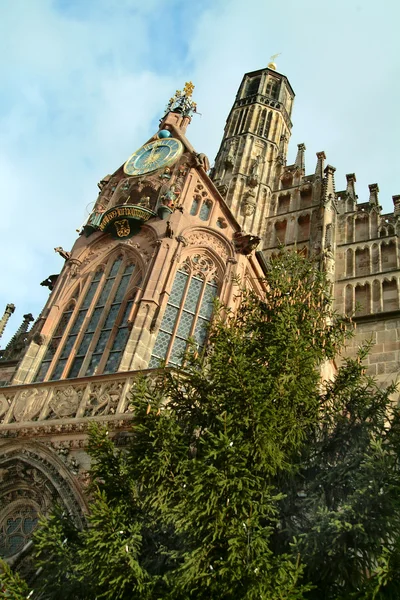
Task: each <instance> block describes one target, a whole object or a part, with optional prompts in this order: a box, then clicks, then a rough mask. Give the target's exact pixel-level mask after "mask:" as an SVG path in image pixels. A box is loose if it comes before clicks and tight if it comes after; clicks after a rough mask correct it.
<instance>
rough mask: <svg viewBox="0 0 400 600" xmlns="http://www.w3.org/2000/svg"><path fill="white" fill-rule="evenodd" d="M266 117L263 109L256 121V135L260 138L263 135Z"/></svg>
mask: <svg viewBox="0 0 400 600" xmlns="http://www.w3.org/2000/svg"><path fill="white" fill-rule="evenodd" d="M266 116H267V111H266V109H265V108H264V109H263V110H262V111H261V114H260V116H259V119H258V129H257V135H259V136H260V137H262V136H263V134H264V127H265V117H266Z"/></svg>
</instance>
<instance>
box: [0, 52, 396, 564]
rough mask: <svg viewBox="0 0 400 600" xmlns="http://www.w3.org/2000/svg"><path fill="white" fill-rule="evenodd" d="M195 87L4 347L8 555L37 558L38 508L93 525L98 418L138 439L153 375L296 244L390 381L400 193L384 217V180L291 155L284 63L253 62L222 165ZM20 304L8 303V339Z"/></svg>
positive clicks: (174, 361)
mask: <svg viewBox="0 0 400 600" xmlns="http://www.w3.org/2000/svg"><path fill="white" fill-rule="evenodd" d="M192 89H193V86H192V85H191V84H186V86H185V88H184V90H183V91H182V92H177V94H176V95H175V96H174V97H173V98H171V100H170V102H169V104H168V107H167V111H166V114H165V116H164V117H163V119H162V120H161V122H160V127H159V130H158V131H157V132H156V133H155V134H154V135H153V136H152V138H151V139H150V140H148V141H147V142H146V143H144V145H143V146H142V147H141V148H140V149H139V150H137V151H136V152H135V153H134V154H133V155H132V156H131V157H130V158H128V160H127V161H126V163H125V164H124V165H122V166H121V167H119V168H118V169H117V170H116V171H115V172H114V173H113V174H112V175H107V176H106V177H104V179H103V180H102V181H101V182H100V183H99V184H98V185H99V188H100V193H99V195H98V198H97V201H96V203H95V206H94V209H93V212H92V214H91V215H90V216H89V219H88V221H87V223H86V224H85V225H84V227H83V229H82V231H81V232H80V234H79V236H78V238H77V240H76V242H75V244H74V246H73V247H72V249H71V251H68V252H67V251H64V250H63V249H62V248H57V249H56V251H58V252H59V254H60V255H61V257H62V259H63V260H64V266H63V268H62V270H61V272H60V274H58V275H50V276H49V277H48V279H46V280H45V281H44V282H42V284H43V285H46V286H48V287H49V289H50V295H49V299H48V302H47V304H46V306H45V307H44V309H43V311H42V313H41V314H40V316H39V318H38V319H37V320H36V321H35V322H34V324H33V326H32V327H31V328H29V327H30V323H31V321H33V317H32V315H30V314H27V315H24V321H23V323H22V325H21V326H20V328H19V329H18V331H17V333H16V334H15V335H14V337H13V338H12V339H11V341H10V343H9V344H8V346H7V347H6V348H5V350H3V351H2V356H1V359H0V380H1V385H2V386H3V387H2V388H1V391H0V555H1V556H3V557H6V558H7V560H8V561H9V562H10V564H14V565H17V566H19V568H22V567H24V565H25V568H26V569H27V568H28V567H29V539H30V536H31V534H32V531H33V530H34V529H35V527H36V524H37V514H38V513H39V512H41V513H46V512H48V511H49V509H50V507H51V505H52V504H53V503H54V501H56V500H57V501H58V502H61V503H62V504H63V505H64V506H65V507H66V509H67V510H68V511H69V512H70V513H71V514H72V515H74V517H75V519H76V522H77V523H79V522H82V521H83V519H84V515H85V511H86V510H87V505H86V499H85V487H86V484H87V477H88V468H89V461H88V456H87V454H86V451H85V447H86V443H87V428H88V425H89V423H90V422H91V421H93V420H95V421H99V422H101V423H104V424H105V425H106V426H107V428H108V430H109V431H110V435H113V436H115V438H116V440H117V441H121V443H122V441H123V438H124V432H125V431H126V430H128V429H129V424H130V420H131V409H130V405H129V394H130V390H131V388H132V386H134V385H135V379H136V377H137V375H138V374H139V373H143V372H145V373H149V374H150V375H151V373H152V372H154V370H155V369H157V368H159V365H160V361H166V363H167V365H168V366H171V367H173V366H176V365H179V364H180V362H181V361H182V355H183V353H184V351H185V348H186V346H187V341H188V338H189V337H192V338H194V340H195V342H196V344H197V346H198V348H199V349H201V348H202V347H203V346H204V344H205V342H206V325H207V323H208V322H209V320H210V318H211V314H212V306H213V299H214V298H215V297H217V296H218V297H219V298H220V299H221V301H222V302H224V303H226V304H227V305H228V306H231V307H234V305H235V295H234V287H233V282H232V280H233V278H235V277H239V278H240V279H241V281H243V282H246V283H247V285H249V286H251V287H252V288H253V289H254V290H255V291H256V292H258V291H261V288H260V286H261V284H260V279H261V278H262V274H263V273H265V272H266V266H267V263H268V259H269V258H270V257H271V256H273V255H276V254H277V253H279V251H280V248H281V246H282V245H285V246H288V247H289V248H293V249H295V250H296V251H297V252H301V253H303V254H304V255H307V256H310V257H312V258H313V259H314V260H315V262H316V264H317V265H318V266H319V268H321V269H325V270H326V271H327V272H328V274H329V278H330V281H331V284H332V291H333V296H334V302H335V305H336V308H337V309H338V310H339V311H340V312H346V313H349V314H353V313H354V311H356V313H355V314H356V316H355V320H356V321H357V324H358V328H357V335H356V337H355V339H354V342H353V346H352V347H350V348H349V352H350V353H351V352H354V351H355V349H356V346H357V344H358V343H359V342H360V341H362V340H364V339H365V338H368V337H369V338H372V340H373V341H374V342H376V345H375V347H374V348H373V350H372V353H371V355H370V358H369V361H370V363H369V369H370V371H371V373H372V374H374V375H377V376H378V377H379V378H380V380H381V381H382V382H383V383H384V382H387V381H390V380H392V379H393V378H394V377H395V376H396V374H397V371H398V367H399V361H400V353H399V349H400V310H399V309H400V304H399V258H398V257H399V250H398V234H399V231H400V220H399V216H400V196H394V197H393V201H394V206H395V210H394V213H391V214H388V215H382V214H381V207H380V206H379V201H378V186H377V185H376V184H371V185H370V186H369V187H370V194H369V199H368V200H367V201H365V202H361V203H358V202H357V199H358V197H357V195H356V191H355V181H356V178H355V175H354V174H350V175H347V185H346V189H345V190H343V191H340V192H336V191H335V181H334V173H335V169H334V167H332V166H330V165H329V164H327V165H326V164H325V161H326V157H325V154H324V152H318V153H317V160H316V165H315V170H314V172H313V173H311V174H307V173H306V170H305V146H304V144H299V145H298V152H297V157H296V160H295V163H294V164H293V165H287V164H286V156H287V148H288V143H289V138H290V133H291V127H292V124H291V113H292V106H293V99H294V92H293V90H292V87H291V85H290V83H289V81H288V80H287V78H286V77H285V76H284V75H281V74H279V73H278V72H277V71H276V66H275V64H274V63H270V64H269V66H268V67H267V68H265V69H262V70H259V71H254V72H251V73H247V74H246V75H245V76H244V78H243V81H242V83H241V85H240V87H239V91H238V94H237V97H236V99H235V102H234V104H233V107H232V110H231V112H230V114H229V116H228V119H227V123H226V127H225V132H224V135H223V139H222V143H221V147H220V149H219V151H218V154H217V157H216V161H215V165H214V167H213V168H212V170H211V171H210V174H209V175H208V171H209V164H208V160H207V157H206V156H205V155H204V154H199V153H197V152H196V151H195V150H194V149H193V147H192V146H191V144H190V142H189V141H188V139H187V138H186V129H187V127H188V125H189V123H190V120H191V116H192V114H193V113H194V112H195V110H196V106H195V104H194V102H193V101H192V98H191V95H192ZM13 311H14V306H13V305H11V304H10V305H8V306H7V307H6V311H5V313H4V316H3V318H2V319H1V321H0V335H1V333H2V332H3V330H4V327H5V325H6V323H7V321H8V319H9V318H10V316H11V315H12V313H13Z"/></svg>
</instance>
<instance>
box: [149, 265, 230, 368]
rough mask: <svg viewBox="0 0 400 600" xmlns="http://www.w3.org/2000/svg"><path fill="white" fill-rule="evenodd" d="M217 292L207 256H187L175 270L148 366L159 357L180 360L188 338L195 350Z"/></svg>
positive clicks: (203, 337) (201, 340)
mask: <svg viewBox="0 0 400 600" xmlns="http://www.w3.org/2000/svg"><path fill="white" fill-rule="evenodd" d="M217 295H218V278H217V276H216V267H215V264H214V262H213V261H212V260H211V258H209V257H206V256H201V255H199V254H196V255H195V256H193V257H191V258H187V259H186V261H185V262H184V263H183V264H182V265H181V266H180V268H179V269H178V271H177V273H176V276H175V280H174V283H173V286H172V290H171V294H170V296H169V299H168V303H167V306H166V308H165V312H164V316H163V319H162V321H161V325H160V329H159V331H158V335H157V339H156V342H155V344H154V348H153V352H152V355H151V359H150V362H149V368H156V367H158V366H159V365H160V362H161V361H165V362H166V363H167V364H170V365H180V364H182V360H183V354H184V352H185V351H186V349H187V346H188V340H189V338H192V339H193V340H194V341H195V343H196V345H197V348H198V349H199V350H201V349H202V348H203V347H204V344H205V342H206V338H207V324H208V323H209V321H210V319H211V316H212V312H213V302H214V298H215V297H216V296H217Z"/></svg>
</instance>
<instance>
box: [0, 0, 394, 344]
mask: <svg viewBox="0 0 400 600" xmlns="http://www.w3.org/2000/svg"><path fill="white" fill-rule="evenodd" d="M399 21H400V8H399V4H398V2H397V1H395V0H381V2H380V3H377V2H375V1H371V0H356V1H353V0H335V1H334V2H324V1H321V0H302V1H301V2H299V1H298V0H296V1H295V0H287V1H286V2H281V3H277V2H272V1H270V0H246V2H244V1H243V0H196V2H194V1H191V0H168V1H167V0H146V1H145V2H143V1H140V2H139V1H138V0H119V1H117V2H116V1H115V0H35V1H34V2H33V1H32V0H13V1H12V2H2V3H0V56H1V57H2V59H1V62H0V76H1V82H2V94H1V96H0V179H1V183H2V189H1V194H0V198H1V200H0V202H1V215H2V217H1V219H0V255H1V257H2V276H1V278H0V313H2V311H3V309H4V307H5V305H6V304H7V302H14V304H15V305H16V306H17V310H16V312H15V314H14V315H13V316H12V317H11V320H10V323H9V327H8V332H7V335H5V336H4V337H3V339H2V344H3V345H4V344H5V343H6V341H7V339H8V338H9V336H10V335H11V334H12V333H13V331H14V330H15V329H16V328H17V327H18V325H19V324H20V322H21V320H22V315H23V314H24V313H26V312H32V313H33V314H34V316H35V317H36V316H37V315H38V313H39V312H40V310H41V308H42V306H43V305H44V303H45V301H46V298H47V296H48V294H47V289H46V288H43V287H41V286H40V285H39V284H40V282H41V281H42V280H43V279H45V278H46V277H47V276H48V275H50V274H51V273H57V272H59V270H60V269H61V267H62V263H63V261H62V259H61V258H60V257H59V256H58V255H56V254H55V253H54V250H53V248H54V247H55V246H63V247H64V248H65V249H70V247H71V246H72V244H73V242H74V239H75V236H76V233H75V230H76V229H77V228H79V226H80V225H81V224H82V223H83V221H84V220H85V218H86V216H87V210H88V209H89V208H90V205H91V203H93V202H94V200H95V199H96V196H97V185H96V184H97V182H98V181H99V180H100V179H101V178H102V177H103V176H104V175H106V174H107V173H111V172H113V171H114V170H115V169H116V168H118V166H119V165H120V164H122V163H123V162H124V161H125V160H126V158H127V157H128V156H129V155H130V154H131V153H132V152H133V151H134V150H136V149H137V148H138V147H139V146H140V145H141V144H142V143H143V142H145V141H146V139H147V138H148V137H149V136H150V135H152V134H153V133H154V130H155V129H156V128H157V122H158V119H159V118H160V117H161V116H162V113H163V109H164V107H165V104H166V102H167V100H168V99H169V98H170V96H171V95H172V94H173V92H174V91H175V90H176V89H177V88H180V87H182V86H183V85H184V82H185V81H187V80H192V81H193V82H194V84H195V85H196V89H195V100H196V101H197V102H198V107H199V111H200V113H201V116H197V117H196V118H195V119H194V121H193V123H192V125H191V126H190V129H189V131H188V136H189V138H190V140H191V142H192V143H193V145H194V146H195V147H196V148H197V150H198V151H199V152H205V153H206V154H207V155H208V156H209V157H210V159H211V161H212V160H213V158H214V157H215V154H216V152H217V150H218V145H219V141H220V139H221V135H222V132H223V127H224V123H225V119H226V116H227V114H228V112H229V109H230V107H231V104H232V102H233V99H234V96H235V93H236V90H237V87H238V85H239V83H240V80H241V78H242V75H243V73H245V72H246V71H252V70H255V69H258V68H262V67H264V66H266V64H267V63H268V61H269V57H270V55H271V54H274V53H276V52H282V55H281V56H280V57H279V58H278V70H279V71H280V72H282V73H284V74H286V75H287V76H288V78H289V80H290V82H291V84H292V86H293V88H294V90H295V92H296V100H295V105H294V112H293V123H294V127H293V134H292V140H291V144H290V150H289V162H291V161H292V160H293V159H294V156H295V152H296V146H297V144H298V143H300V142H304V143H305V144H306V147H307V155H306V167H307V171H308V172H313V171H314V168H315V153H316V152H317V151H319V150H325V152H326V155H327V160H328V163H330V164H332V165H333V166H335V167H336V169H337V171H336V189H337V190H340V189H343V188H344V187H345V174H346V173H351V172H355V173H356V176H357V192H358V195H359V200H360V202H363V201H366V200H367V199H368V184H369V183H375V182H377V183H378V184H379V187H380V201H381V204H382V205H383V208H384V211H385V212H389V211H391V210H392V201H391V197H392V195H394V194H398V193H400V174H399V169H398V166H397V165H398V161H399V152H398V145H399V142H398V140H399V137H400V135H399V134H400V125H399V116H398V103H399V98H400V77H399V72H400V58H399V57H400V48H399V46H400V43H399V41H398V39H399V38H398V31H397V29H398V22H399Z"/></svg>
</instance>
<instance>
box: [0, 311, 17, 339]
mask: <svg viewBox="0 0 400 600" xmlns="http://www.w3.org/2000/svg"><path fill="white" fill-rule="evenodd" d="M14 311H15V306H14V304H7V306H6V308H5V311H4V314H3V316H2V317H1V320H0V337H1V336H2V335H3V333H4V330H5V328H6V325H7V323H8V320H9V318H10V317H11V315H12V314H13V312H14Z"/></svg>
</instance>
